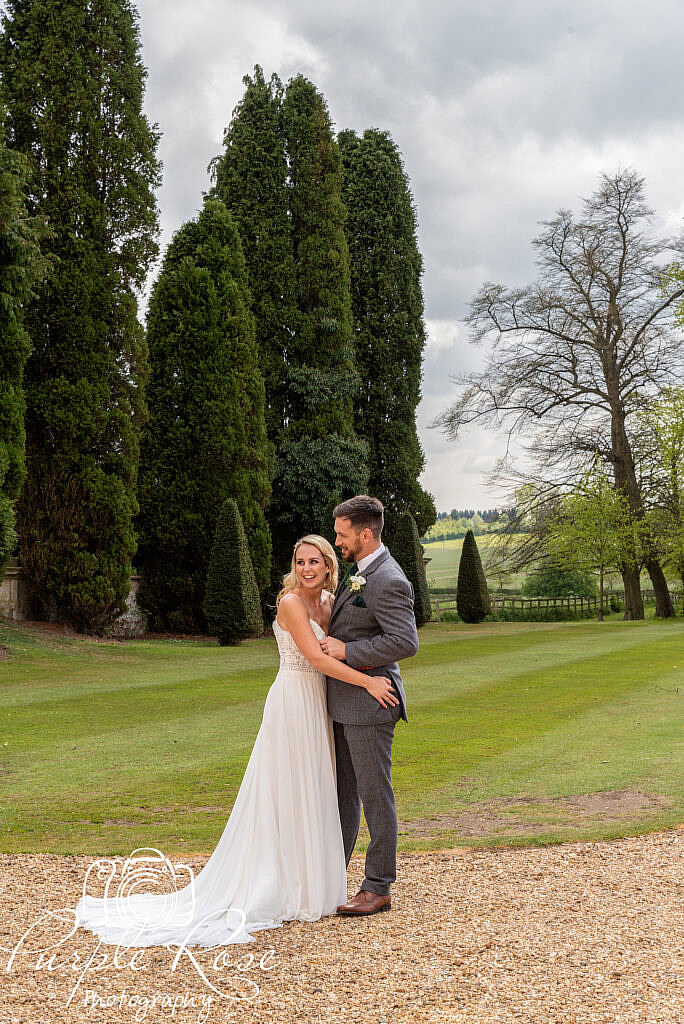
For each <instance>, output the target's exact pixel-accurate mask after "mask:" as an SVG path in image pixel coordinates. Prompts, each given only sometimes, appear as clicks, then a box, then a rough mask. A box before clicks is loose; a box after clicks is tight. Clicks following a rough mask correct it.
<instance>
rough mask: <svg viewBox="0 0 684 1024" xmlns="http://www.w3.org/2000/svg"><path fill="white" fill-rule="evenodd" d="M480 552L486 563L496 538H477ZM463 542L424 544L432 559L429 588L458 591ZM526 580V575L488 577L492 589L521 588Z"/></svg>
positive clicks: (426, 552) (484, 535) (428, 576)
mask: <svg viewBox="0 0 684 1024" xmlns="http://www.w3.org/2000/svg"><path fill="white" fill-rule="evenodd" d="M475 539H476V541H477V546H478V548H479V551H480V556H481V557H482V561H483V562H484V563H486V555H487V549H488V548H489V546H490V545H491V544H493V543H494V540H495V538H494V537H492V536H491V535H490V534H486V533H485V534H483V535H482V536H481V537H476V538H475ZM462 548H463V541H462V540H445V541H437V542H436V543H434V544H424V545H423V551H424V552H425V557H426V558H429V559H430V562H429V564H428V566H427V579H428V586H430V587H453V588H454V590H455V589H456V583H457V581H458V566H459V562H460V561H461V550H462ZM524 579H525V576H524V574H515V575H512V576H488V577H487V582H488V584H489V586H490V588H492V589H498V588H500V587H510V588H519V587H520V586H521V585H522V582H523V580H524Z"/></svg>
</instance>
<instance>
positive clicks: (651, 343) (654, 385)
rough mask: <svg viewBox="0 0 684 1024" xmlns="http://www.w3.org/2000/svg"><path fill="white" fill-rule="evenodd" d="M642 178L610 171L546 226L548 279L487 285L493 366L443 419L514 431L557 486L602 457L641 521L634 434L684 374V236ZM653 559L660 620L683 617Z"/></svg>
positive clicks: (486, 324)
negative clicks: (639, 417)
mask: <svg viewBox="0 0 684 1024" xmlns="http://www.w3.org/2000/svg"><path fill="white" fill-rule="evenodd" d="M652 213H653V211H652V210H650V209H649V208H648V206H647V204H646V201H645V195H644V181H643V178H640V177H639V176H638V175H637V174H636V173H635V172H634V171H631V170H625V171H618V172H617V173H616V174H615V175H614V176H612V177H608V176H607V175H603V176H602V178H601V181H600V184H599V187H598V189H597V190H596V192H595V193H594V194H593V195H592V196H591V197H590V198H589V199H586V200H584V202H583V207H582V212H581V216H580V217H578V218H577V219H576V218H575V217H574V216H573V214H572V213H571V212H570V211H569V210H559V212H558V213H557V215H556V217H554V219H553V220H550V221H543V222H542V223H541V227H542V231H541V233H540V234H539V236H538V237H537V238H536V239H535V240H534V242H533V245H534V247H535V249H536V252H537V260H536V262H537V265H538V267H539V275H538V280H537V281H536V282H535V283H533V284H530V285H527V286H526V287H524V288H513V289H508V288H505V287H504V286H503V285H498V284H491V283H488V284H485V285H484V286H483V287H482V289H481V290H480V292H479V293H478V294H477V295H476V296H475V298H474V300H473V302H472V304H471V307H470V312H469V315H468V317H467V321H468V323H469V324H470V326H471V330H472V336H473V340H474V341H475V342H476V343H483V342H487V343H489V344H490V346H491V347H490V351H489V356H488V360H487V364H486V366H485V369H484V370H482V371H480V372H476V373H472V374H468V375H465V376H463V377H461V378H458V379H457V380H456V383H458V384H459V385H460V386H461V389H462V390H461V393H460V395H459V397H458V399H457V400H456V402H455V403H454V404H453V405H452V406H451V408H449V409H448V410H447V411H446V412H444V413H443V414H442V415H441V416H440V417H439V418H438V420H437V421H436V424H437V425H439V426H441V427H442V428H443V429H444V431H445V433H446V434H447V435H448V436H450V437H452V438H455V437H456V436H457V435H458V433H459V431H460V430H461V428H462V427H464V426H466V425H468V424H470V423H480V424H493V425H497V426H499V425H502V424H503V425H505V426H507V428H508V431H509V436H513V435H519V436H520V437H521V438H523V439H526V442H527V443H526V445H525V447H527V448H528V450H529V451H530V452H531V454H532V457H533V459H534V462H535V465H536V467H537V469H538V471H539V479H543V480H545V481H547V483H557V484H563V483H565V484H567V483H569V482H570V480H571V479H572V477H575V478H576V474H577V471H578V469H579V468H580V467H581V466H582V464H584V465H585V466H586V465H587V464H588V463H589V462H590V461H591V460H593V459H594V457H595V455H596V453H598V454H599V455H600V456H601V458H602V459H603V460H604V461H605V462H607V463H609V464H610V465H611V466H612V470H613V474H614V480H615V486H616V487H617V488H618V489H619V490H620V491H622V492H623V493H624V494H625V496H626V498H627V500H628V502H629V506H630V508H631V510H632V513H633V514H634V515H635V516H636V517H639V518H642V517H643V515H644V501H643V496H642V492H641V488H640V483H639V479H638V475H637V472H636V470H635V460H634V455H633V452H632V447H631V445H630V440H629V427H630V422H631V418H632V417H633V416H634V415H635V413H636V412H637V411H638V410H639V408H641V407H642V406H643V404H644V403H645V402H646V401H648V400H649V399H650V398H652V397H653V396H654V395H656V394H658V392H659V391H660V390H661V389H662V388H663V387H665V386H672V385H673V384H675V383H676V382H677V381H679V380H681V379H682V367H683V361H684V339H683V338H682V336H681V334H680V333H678V332H677V331H676V330H675V329H674V327H673V307H674V305H675V304H676V303H677V302H678V300H680V299H681V297H682V295H684V284H682V283H681V282H679V281H677V282H675V281H674V279H673V278H670V279H669V280H670V282H671V283H670V286H669V287H666V286H665V285H664V281H665V280H666V279H667V269H668V267H669V265H671V264H672V262H673V261H674V260H676V259H677V257H679V256H681V255H682V254H683V253H684V238H683V237H679V238H675V239H664V238H658V237H656V236H655V235H654V233H653V229H652V225H651V218H652ZM645 565H646V567H647V569H648V572H649V575H650V577H651V580H652V583H653V588H654V590H655V594H656V613H657V614H658V615H661V616H669V615H673V614H674V609H673V607H672V601H671V599H670V595H669V592H668V589H667V584H666V581H665V577H664V574H663V571H662V568H661V565H660V562H659V561H658V558H657V554H656V550H655V547H654V548H653V551H652V552H647V555H646V560H645ZM622 575H623V581H624V587H625V605H626V613H625V616H626V617H627V618H643V603H642V599H641V592H640V587H639V568H638V567H634V566H627V565H626V566H625V567H624V570H623V573H622Z"/></svg>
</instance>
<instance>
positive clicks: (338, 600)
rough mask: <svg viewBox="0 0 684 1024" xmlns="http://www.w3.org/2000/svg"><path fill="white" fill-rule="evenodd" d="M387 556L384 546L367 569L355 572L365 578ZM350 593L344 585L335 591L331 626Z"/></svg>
mask: <svg viewBox="0 0 684 1024" xmlns="http://www.w3.org/2000/svg"><path fill="white" fill-rule="evenodd" d="M388 558H389V551H388V550H387V548H385V550H384V551H383V552H382V554H381V555H378V557H377V558H374V559H373V561H372V562H371V564H370V565H369V566H368V568H367V569H357V570H356V571H357V574H358V575H359V576H363V577H364V579H366V578H367V577H368V576H370V574H371V573H373V572H375V570H376V569H377V568H378V566H380V565H382V563H383V562H386V561H387V559H388ZM352 593H353V591H352V590H351V589H350V588H349V587H348V586H346V587H345V588H344V590H343V591H342V593H341V594H339V595H338V594H337V592H336V594H335V604H334V605H333V610H332V614H331V616H330V625H331V626H332V621H333V619H334V618H335V614H336V613H337V611H338V609H339V608H341V607H342V605H343V604H346V602H347V601H348V599H349V598H350V597H351V596H352ZM361 593H363V590H362V591H361Z"/></svg>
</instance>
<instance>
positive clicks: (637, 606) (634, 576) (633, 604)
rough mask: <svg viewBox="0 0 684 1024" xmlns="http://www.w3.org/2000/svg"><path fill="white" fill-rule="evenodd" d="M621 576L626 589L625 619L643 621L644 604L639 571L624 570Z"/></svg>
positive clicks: (632, 569)
mask: <svg viewBox="0 0 684 1024" xmlns="http://www.w3.org/2000/svg"><path fill="white" fill-rule="evenodd" d="M621 575H622V582H623V584H624V587H625V618H626V619H643V617H644V602H643V599H642V597H641V586H640V579H639V576H640V573H639V570H638V569H634V568H631V567H630V568H628V569H623V570H622V573H621Z"/></svg>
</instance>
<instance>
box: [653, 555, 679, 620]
mask: <svg viewBox="0 0 684 1024" xmlns="http://www.w3.org/2000/svg"><path fill="white" fill-rule="evenodd" d="M646 568H647V569H648V575H649V576H650V577H651V583H652V584H653V590H654V592H655V599H656V616H657V617H658V618H659V619H673V618H674V617H675V610H674V605H673V603H672V598H671V596H670V591H669V590H668V587H667V580H666V579H665V573H664V572H663V570H662V567H661V565H660V562H659V561H658V559H657V558H650V559H649V560H648V562H646Z"/></svg>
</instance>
